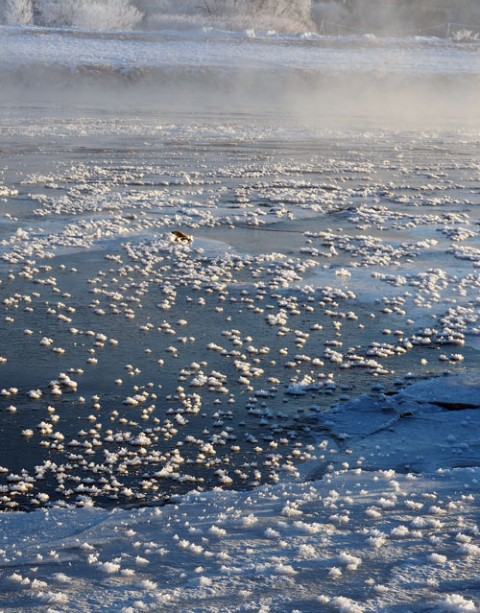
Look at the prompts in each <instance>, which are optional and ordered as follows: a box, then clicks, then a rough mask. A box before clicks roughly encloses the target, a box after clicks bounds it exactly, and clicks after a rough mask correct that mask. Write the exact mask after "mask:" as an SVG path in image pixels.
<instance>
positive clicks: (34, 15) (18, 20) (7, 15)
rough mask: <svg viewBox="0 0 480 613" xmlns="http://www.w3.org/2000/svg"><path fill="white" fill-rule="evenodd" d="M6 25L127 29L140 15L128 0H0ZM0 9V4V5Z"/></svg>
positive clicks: (2, 16) (140, 17) (133, 25)
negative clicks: (30, 24)
mask: <svg viewBox="0 0 480 613" xmlns="http://www.w3.org/2000/svg"><path fill="white" fill-rule="evenodd" d="M0 2H4V3H5V4H4V7H3V10H2V9H1V8H0V16H1V18H2V20H3V21H4V22H5V23H8V24H19V25H25V24H29V23H35V24H37V25H47V26H74V27H79V28H85V29H93V30H130V29H132V28H134V27H135V26H137V25H138V24H139V23H140V21H141V20H142V17H143V15H142V13H141V12H140V11H139V10H138V9H137V8H136V7H135V6H133V5H132V4H131V3H130V1H129V0H0ZM0 6H1V5H0Z"/></svg>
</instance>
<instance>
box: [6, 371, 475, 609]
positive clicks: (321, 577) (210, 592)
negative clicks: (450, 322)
mask: <svg viewBox="0 0 480 613" xmlns="http://www.w3.org/2000/svg"><path fill="white" fill-rule="evenodd" d="M468 381H470V383H471V395H470V396H468V395H467V393H466V392H465V393H464V394H463V396H462V397H463V398H464V399H468V400H470V401H471V402H472V403H475V402H478V396H477V391H478V390H477V387H476V386H478V379H476V378H475V377H469V378H468ZM468 381H467V383H468ZM460 383H462V385H464V384H465V377H462V376H459V377H446V378H441V379H438V380H431V381H428V382H422V383H417V384H414V385H412V386H411V388H409V389H407V390H406V391H403V392H402V393H400V394H399V395H398V398H396V399H389V401H388V402H389V410H390V411H392V412H396V414H397V416H398V415H399V411H401V410H406V409H407V408H408V409H410V410H412V411H413V410H415V408H416V406H417V405H416V401H415V400H410V397H412V396H415V395H416V394H417V393H418V392H419V390H421V392H422V394H421V396H422V401H423V402H422V407H423V408H422V409H421V410H422V411H423V413H422V414H421V415H417V414H414V416H413V418H411V417H409V418H405V419H404V420H402V419H399V420H398V422H397V424H396V426H395V428H391V433H392V434H391V436H393V437H394V439H395V440H397V441H399V440H400V439H401V440H402V442H403V444H404V445H405V442H406V441H407V440H408V441H409V442H410V448H408V447H404V448H405V449H407V451H408V453H418V452H419V451H420V450H421V449H423V448H427V444H428V460H429V468H430V469H431V470H430V472H424V473H423V474H418V473H417V474H414V473H411V472H405V471H403V473H400V472H398V471H395V470H393V469H378V468H377V469H375V470H372V471H367V470H365V469H364V468H362V465H363V464H364V460H365V458H364V457H361V456H360V457H357V454H358V450H359V448H360V447H359V445H357V444H356V443H355V441H350V442H351V443H352V445H351V447H352V449H346V448H343V451H342V444H341V443H340V444H339V452H338V457H337V454H332V455H331V458H330V459H331V460H332V463H331V464H330V465H329V466H328V467H327V468H326V471H325V474H324V475H323V478H322V480H313V481H311V480H307V481H305V482H294V481H293V480H292V481H289V480H288V479H286V480H284V481H283V482H282V483H280V484H277V485H274V486H263V487H261V488H258V489H257V490H254V491H251V492H220V491H212V492H208V493H202V494H200V493H199V494H191V495H189V496H186V497H184V498H180V499H178V500H177V501H175V502H174V503H172V504H169V505H166V506H163V507H156V508H141V509H136V510H120V509H116V510H113V511H106V510H100V509H88V508H85V509H51V510H41V511H36V512H34V513H31V514H24V513H4V514H3V515H2V516H1V524H0V525H1V545H0V547H1V549H0V592H1V597H0V602H1V605H2V608H3V610H5V611H9V610H24V609H27V608H29V607H45V608H46V609H47V608H49V607H50V610H58V611H84V610H118V611H138V610H147V611H167V610H171V609H172V608H174V609H175V610H178V611H193V610H195V611H260V610H262V611H294V610H300V611H319V610H326V611H399V610H405V611H406V610H409V611H410V610H411V611H432V610H433V611H476V610H478V607H479V606H480V600H479V593H480V577H479V559H480V531H479V528H478V522H479V519H480V505H479V503H478V485H479V479H480V468H478V467H464V468H452V467H449V468H442V467H443V466H444V464H445V461H447V463H448V464H450V465H451V462H449V461H448V458H449V457H450V456H452V457H455V446H456V442H457V439H456V437H458V442H459V441H460V440H462V441H465V440H468V438H467V436H466V435H467V433H468V432H469V431H473V430H475V431H476V432H478V428H477V425H478V424H477V421H478V418H476V416H475V414H474V413H470V412H468V411H466V413H469V417H468V418H467V419H466V421H467V422H469V428H463V425H464V424H463V422H462V424H460V425H459V424H458V422H457V424H455V423H454V422H451V421H448V419H446V417H448V416H449V415H453V414H454V413H456V412H448V411H445V412H444V413H441V412H435V409H434V406H435V405H434V401H436V399H438V398H450V397H451V396H450V395H451V394H452V393H453V392H454V390H455V389H457V387H458V385H459V384H460ZM462 389H465V388H462ZM370 400H371V403H370V407H369V408H368V409H367V410H369V411H370V413H371V415H368V419H366V420H365V423H369V424H371V425H373V424H374V419H373V418H372V416H373V414H375V413H378V412H381V409H380V404H381V402H380V401H379V400H378V399H377V400H375V401H373V400H372V399H370ZM368 405H369V402H368V399H364V400H363V401H360V400H359V401H356V402H353V403H350V404H347V405H345V406H343V407H342V409H341V411H343V412H340V414H339V419H336V420H335V421H336V422H338V424H337V426H338V427H340V424H341V417H342V415H348V416H349V418H352V415H351V412H352V411H353V410H355V411H356V412H359V411H362V410H363V409H366V407H367V406H368ZM425 407H428V409H427V408H425ZM429 411H430V412H433V414H432V415H428V412H429ZM442 416H443V419H442ZM411 419H423V420H430V423H429V424H422V428H419V427H410V428H408V429H407V431H404V430H403V423H404V422H405V423H409V424H414V423H415V422H412V421H411ZM354 420H355V417H353V421H354ZM469 420H471V421H469ZM348 422H349V420H346V421H345V424H344V425H345V427H346V428H348ZM432 424H434V425H435V427H432ZM342 425H343V424H342ZM473 425H474V426H475V427H474V428H472V426H473ZM425 426H427V427H425ZM353 429H354V430H355V431H356V432H355V433H356V435H358V434H359V430H358V428H355V427H354V428H353ZM379 430H380V431H381V429H379ZM420 430H421V431H422V432H423V434H422V438H417V439H416V441H415V442H412V441H413V440H414V439H415V436H416V435H419V433H420ZM447 432H449V433H450V434H449V435H448V436H447V439H446V441H442V437H444V436H445V435H446V434H447ZM372 436H374V435H372ZM428 437H430V439H429V440H427V441H425V440H424V439H425V438H428ZM449 437H451V440H450V441H449ZM368 438H369V437H368V435H366V436H365V440H367V439H368ZM454 438H455V441H454V440H453V439H454ZM435 440H436V441H437V443H436V444H435V443H434V441H435ZM375 442H376V441H375V439H374V440H373V442H372V441H370V444H369V445H368V447H366V448H365V451H366V453H367V452H368V450H370V451H372V450H373V451H374V450H375V449H376V448H378V447H382V449H383V452H382V453H380V452H379V453H378V455H377V457H376V458H375V461H376V462H378V463H379V464H381V465H385V463H386V462H387V461H388V456H389V453H388V452H387V451H386V449H387V448H388V449H392V441H391V440H389V437H388V436H387V437H386V439H380V440H379V441H378V443H379V444H378V445H376V444H375ZM444 444H445V445H447V444H448V445H449V450H450V454H444V453H443V451H444V449H443V445H444ZM471 444H472V447H474V448H475V447H476V446H477V444H476V442H475V441H474V440H472V441H471ZM415 446H416V448H415ZM326 447H327V445H326V442H325V441H323V442H320V443H319V448H324V449H326ZM464 448H465V447H464ZM466 448H468V444H467V445H466ZM353 450H355V451H353ZM345 458H349V460H350V464H348V463H345V462H343V463H342V464H341V467H340V466H339V463H340V462H342V460H345ZM477 461H478V458H477ZM342 467H343V468H342ZM309 468H312V467H309ZM313 468H314V470H313V472H312V473H311V475H312V478H314V476H313V475H314V472H315V468H318V466H316V467H313Z"/></svg>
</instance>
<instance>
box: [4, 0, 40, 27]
mask: <svg viewBox="0 0 480 613" xmlns="http://www.w3.org/2000/svg"><path fill="white" fill-rule="evenodd" d="M3 13H4V14H3V18H4V20H5V23H8V24H18V25H28V24H30V23H32V22H33V4H32V0H5V7H4V9H3Z"/></svg>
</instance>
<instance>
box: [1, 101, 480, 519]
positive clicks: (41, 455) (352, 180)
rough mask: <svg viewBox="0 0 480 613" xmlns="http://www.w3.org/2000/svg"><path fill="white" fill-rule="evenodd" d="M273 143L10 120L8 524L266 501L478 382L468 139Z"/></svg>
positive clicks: (401, 135)
mask: <svg viewBox="0 0 480 613" xmlns="http://www.w3.org/2000/svg"><path fill="white" fill-rule="evenodd" d="M33 114H34V115H35V114H36V112H35V111H34V112H33ZM279 124H280V122H279V120H278V117H275V118H273V117H271V116H268V115H266V116H264V117H262V118H251V117H250V118H248V121H247V120H246V119H245V118H244V117H243V118H242V117H237V118H235V117H229V118H227V117H222V118H221V121H220V122H219V121H217V119H216V118H213V117H211V116H209V115H208V114H207V115H204V116H196V117H191V116H178V117H176V118H175V121H173V120H172V117H168V116H163V115H157V116H154V117H152V116H151V115H146V114H145V115H142V114H137V115H136V116H135V117H132V116H130V115H128V114H127V115H126V116H125V115H122V114H119V116H118V117H115V118H111V117H108V118H105V119H102V118H98V117H97V116H95V115H94V114H93V113H92V114H91V115H89V114H88V113H85V114H84V115H83V116H80V117H71V116H68V115H66V114H65V113H63V112H59V113H58V114H57V115H55V112H53V113H52V112H51V111H50V112H49V113H47V114H45V115H42V113H41V112H40V113H39V116H37V117H35V118H34V120H32V121H28V120H26V121H23V122H21V123H20V126H19V118H18V114H17V111H15V110H10V111H9V112H8V113H7V114H6V115H5V117H4V119H3V126H2V132H3V134H4V138H3V149H4V151H3V158H2V159H3V164H4V173H3V187H2V194H3V197H2V203H1V212H2V222H1V233H2V234H1V256H2V262H3V263H2V264H1V290H2V321H1V325H2V346H1V358H2V364H1V365H0V368H1V382H2V384H1V387H2V391H1V400H0V402H1V411H2V421H3V428H2V432H1V437H2V440H1V444H2V449H3V454H2V465H3V468H2V477H1V479H2V482H3V483H2V498H1V504H2V506H3V508H4V509H12V508H20V509H26V508H31V507H32V506H43V505H44V504H51V503H54V504H55V505H58V504H66V503H68V504H72V503H73V504H77V505H80V506H83V505H90V504H92V503H96V504H103V505H105V504H106V505H110V504H117V503H118V504H129V505H130V504H139V503H151V502H154V501H157V500H165V499H168V498H169V497H170V496H171V495H172V494H177V493H181V492H186V491H190V490H192V489H204V488H207V489H210V488H212V487H215V486H219V487H231V486H233V487H241V488H243V487H251V486H252V485H259V484H260V483H262V482H265V481H266V482H277V481H278V480H279V479H281V478H282V474H284V473H293V474H295V473H296V472H297V471H298V465H299V464H302V462H305V461H306V460H311V459H312V458H315V457H318V450H317V449H316V447H315V440H316V437H317V436H318V433H317V431H318V428H319V423H318V416H319V415H321V419H320V427H322V428H323V427H324V422H327V423H330V421H331V420H330V417H329V413H330V410H331V408H332V407H334V410H336V405H338V404H339V403H344V402H345V401H347V400H348V399H350V398H356V397H358V396H361V395H362V394H365V393H370V392H371V393H372V394H373V395H374V396H375V395H377V396H378V394H381V393H382V392H387V393H394V392H395V391H396V390H397V388H398V387H401V386H403V385H404V384H405V382H408V381H410V380H411V379H414V378H416V377H419V378H427V377H431V376H433V375H442V374H445V373H456V372H468V371H470V370H471V369H475V368H476V366H477V364H478V351H479V347H478V335H479V333H480V324H479V322H478V319H479V315H480V303H479V300H478V288H479V286H480V276H479V270H480V269H479V262H480V252H479V250H478V224H479V212H478V211H479V208H478V201H479V196H478V189H477V185H478V157H477V156H478V147H477V144H478V139H477V136H476V135H473V136H472V134H471V133H468V132H466V131H465V132H459V131H456V132H450V133H449V132H446V131H445V132H433V131H430V132H428V131H425V132H424V133H415V134H413V133H410V132H402V131H378V130H376V131H375V132H372V131H368V130H365V131H360V132H359V131H356V132H354V131H345V130H344V131H341V130H336V131H332V130H326V129H319V128H318V127H317V128H312V126H310V125H305V126H302V125H301V124H299V125H290V126H286V127H283V128H279V127H278V126H279ZM39 153H41V155H39ZM174 231H182V232H184V233H185V234H187V235H188V236H191V237H193V242H191V243H190V242H188V241H183V240H179V239H178V238H177V237H175V235H174V234H173V232H174ZM355 402H356V401H355ZM375 402H377V401H375ZM372 406H373V407H374V408H373V409H372V410H371V412H372V411H373V413H375V412H376V411H377V405H376V404H373V405H372ZM382 410H383V409H382ZM378 414H380V415H381V411H380V409H379V411H378V412H377V417H378ZM449 418H450V419H451V420H453V422H454V424H455V420H456V419H458V420H460V419H463V416H462V415H460V414H459V415H457V414H453V413H452V415H451V416H449ZM382 420H383V415H382V417H381V420H380V421H381V422H382V423H383V421H382ZM386 421H388V419H387V420H386ZM367 423H368V424H369V425H368V426H367V427H366V428H367V430H369V429H370V428H371V426H372V429H373V425H374V424H375V427H376V418H375V417H374V416H372V415H369V416H368V421H367ZM339 424H340V421H338V422H337V426H338V427H339ZM340 430H341V431H342V432H343V430H344V428H343V426H342V427H341V428H340ZM347 431H348V428H347ZM330 434H331V436H332V437H333V438H332V440H333V441H336V440H337V439H336V437H338V432H334V431H332V432H331V433H330ZM369 443H370V441H369V440H368V442H367V446H368V444H369ZM363 444H364V443H362V445H363ZM469 458H470V459H469V461H467V462H466V463H467V464H468V465H469V464H474V465H476V464H477V458H476V454H473V456H472V454H470V455H469ZM435 461H436V460H435ZM435 461H434V463H435ZM462 465H463V464H462ZM326 466H327V462H325V461H323V460H321V461H319V466H318V467H317V469H316V470H317V474H323V473H324V472H325V470H326ZM378 466H379V464H378V462H376V461H374V462H373V465H372V467H373V468H376V467H378ZM380 466H381V467H382V468H383V467H384V465H383V464H380ZM392 467H393V468H396V469H400V470H408V469H409V468H411V463H410V462H408V461H407V460H405V459H403V460H401V461H400V460H398V458H396V459H395V462H393V466H392ZM298 474H300V473H298Z"/></svg>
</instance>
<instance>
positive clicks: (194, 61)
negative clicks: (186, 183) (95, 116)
mask: <svg viewBox="0 0 480 613" xmlns="http://www.w3.org/2000/svg"><path fill="white" fill-rule="evenodd" d="M371 4H372V3H370V6H371ZM390 6H391V7H392V6H393V5H390ZM398 6H399V7H400V3H399V5H398ZM476 6H478V5H477V4H471V3H468V2H466V3H464V4H462V7H463V8H462V11H461V12H459V13H458V15H455V14H454V13H452V12H451V11H449V12H448V14H447V13H444V14H442V15H443V18H445V19H446V18H452V19H453V18H454V17H455V16H457V17H458V18H459V19H463V18H464V19H465V20H466V19H467V18H468V17H471V18H472V19H473V18H474V12H475V11H474V7H476ZM362 7H363V9H365V10H363V9H362ZM466 7H471V8H472V11H471V12H470V13H469V12H468V11H467V8H466ZM437 8H438V6H437ZM360 9H362V11H361V10H360ZM399 10H400V9H399ZM359 11H360V12H359ZM379 15H380V16H381V20H383V22H384V23H387V22H388V23H389V24H390V25H391V24H393V23H397V24H403V25H402V27H403V26H405V25H406V24H407V20H406V16H407V11H406V10H405V8H402V10H401V11H400V12H398V11H397V12H396V13H392V12H389V13H386V12H385V11H383V12H381V14H377V17H378V19H377V20H376V21H375V20H374V19H373V15H372V12H371V11H370V12H369V11H368V10H367V7H366V5H365V2H363V1H362V0H358V2H356V3H353V4H352V5H351V6H350V9H349V10H347V9H346V8H345V5H344V4H342V3H339V2H315V3H313V5H312V4H311V2H310V0H295V1H293V2H287V1H286V0H285V1H282V0H261V1H260V0H258V1H255V2H254V1H252V0H224V1H222V2H220V1H218V0H202V1H200V2H199V1H198V0H175V1H173V0H162V1H158V0H5V4H4V5H3V9H2V8H1V7H0V20H3V22H4V23H5V22H7V23H9V24H24V25H25V24H39V25H43V26H45V25H48V26H55V28H53V29H51V28H50V29H45V28H43V27H42V28H38V27H37V28H31V27H22V28H1V27H0V84H1V87H2V98H3V100H4V101H5V100H10V101H13V103H14V104H18V103H19V102H21V103H22V104H23V103H27V104H30V103H37V102H41V101H47V100H48V101H50V102H52V101H53V102H55V103H59V104H62V103H64V102H68V103H69V104H72V103H76V104H79V105H87V106H90V107H94V108H103V109H108V110H112V109H114V108H115V107H118V108H121V109H122V108H125V109H128V110H132V109H134V110H136V109H138V110H152V109H154V110H156V111H157V110H158V111H162V110H171V109H172V108H174V109H176V110H185V111H194V112H198V111H199V110H201V109H204V110H207V111H210V110H211V111H213V112H223V111H225V110H227V109H228V110H229V111H239V112H250V111H252V112H255V113H256V112H258V111H261V112H262V113H264V114H265V113H268V114H273V115H277V116H279V115H282V116H285V115H290V116H295V117H297V118H298V117H299V116H300V117H301V118H302V121H311V122H313V123H314V124H318V123H320V125H322V126H328V127H333V126H336V125H338V124H339V123H342V124H345V123H347V124H349V125H350V126H358V125H361V124H365V123H366V124H368V123H376V124H378V123H379V122H380V123H382V124H383V125H385V124H388V125H393V126H394V127H397V126H398V125H400V127H405V125H406V124H409V125H410V124H413V125H417V126H418V124H419V123H420V124H421V125H425V123H426V122H427V121H428V122H432V121H433V122H434V123H436V124H437V125H438V124H441V123H442V122H444V121H446V120H448V121H449V122H452V121H453V122H463V123H464V122H465V121H467V122H472V121H477V115H478V112H477V100H478V99H479V98H480V97H479V94H480V54H479V51H480V41H479V40H477V39H476V34H475V32H474V31H473V30H472V31H470V32H467V31H466V30H465V31H463V34H462V35H461V36H460V35H459V34H458V31H457V35H456V38H457V39H458V40H456V41H455V40H451V39H439V38H432V37H423V38H413V37H410V38H397V39H393V38H378V37H375V36H358V35H352V32H353V31H350V33H349V36H344V37H335V38H334V37H331V36H322V35H319V34H318V33H313V30H315V28H317V30H322V29H323V30H325V31H328V27H329V26H328V24H330V25H332V24H335V22H337V21H338V22H342V23H346V24H348V23H350V24H353V23H354V22H356V23H357V26H358V27H359V28H363V27H364V28H368V25H369V24H372V25H374V26H375V27H380V21H379V19H380V17H379ZM426 15H427V13H426V12H425V11H423V13H421V14H420V13H419V12H418V11H417V13H415V14H413V13H412V12H411V11H410V12H408V19H409V20H410V21H409V22H408V23H410V24H411V25H412V26H413V25H414V24H415V23H416V24H417V25H421V23H422V19H424V18H426ZM429 15H430V17H431V18H432V19H433V17H438V18H440V17H441V15H440V14H439V13H438V11H437V12H432V11H431V12H430V13H429ZM479 18H480V16H479ZM369 20H370V21H369ZM479 23H480V19H479ZM59 26H75V27H74V28H65V27H63V28H60V27H59ZM205 26H212V27H205ZM213 26H215V28H214V27H213ZM169 27H172V28H174V29H173V30H167V29H166V28H169ZM181 27H183V28H184V29H183V30H182V29H179V28H181ZM185 28H189V29H188V30H185ZM222 28H223V29H222ZM227 28H230V29H229V30H228V29H227ZM246 28H249V29H246ZM113 30H123V31H122V32H121V33H115V32H113ZM128 30H130V32H128ZM281 31H283V32H285V31H289V32H290V34H288V35H287V34H279V33H278V32H281ZM291 32H299V34H296V35H293V34H291ZM459 41H460V42H459Z"/></svg>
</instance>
